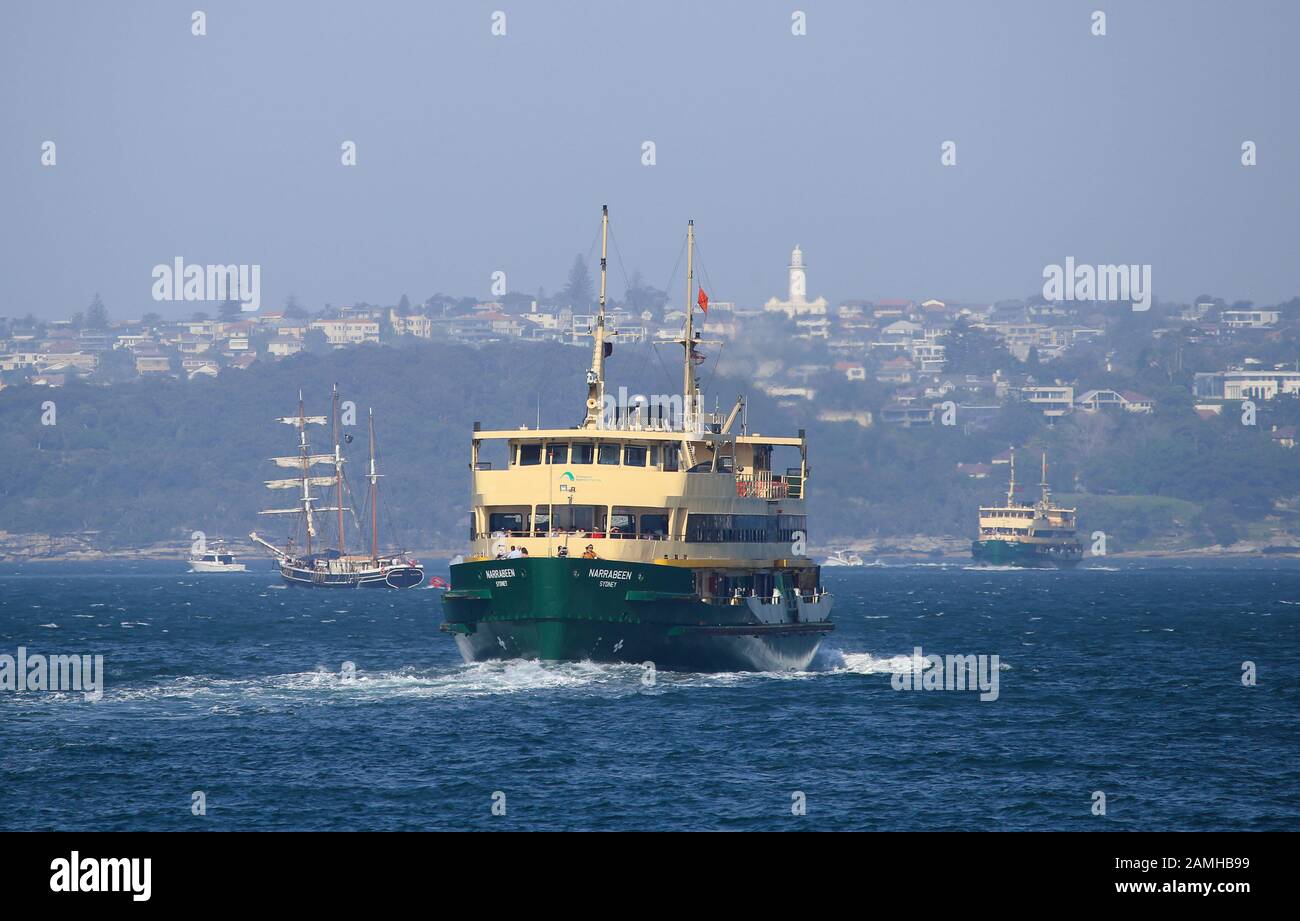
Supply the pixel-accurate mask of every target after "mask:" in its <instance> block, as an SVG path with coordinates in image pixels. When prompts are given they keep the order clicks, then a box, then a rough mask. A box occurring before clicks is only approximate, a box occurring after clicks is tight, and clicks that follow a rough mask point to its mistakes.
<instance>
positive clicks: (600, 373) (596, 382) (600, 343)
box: [582, 205, 609, 429]
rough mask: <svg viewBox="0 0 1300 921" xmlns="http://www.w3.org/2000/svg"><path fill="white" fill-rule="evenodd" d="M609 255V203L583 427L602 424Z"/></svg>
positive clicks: (603, 215)
mask: <svg viewBox="0 0 1300 921" xmlns="http://www.w3.org/2000/svg"><path fill="white" fill-rule="evenodd" d="M608 257H609V205H601V207H600V310H599V312H598V313H597V314H596V329H595V331H594V333H593V335H592V338H593V339H595V344H594V345H593V346H592V350H591V370H590V371H588V372H587V418H586V419H584V420H583V423H582V427H583V428H586V429H591V428H598V427H599V426H600V422H601V419H600V414H601V412H602V411H603V410H604V405H605V358H606V356H607V354H608V352H607V351H606V347H605V278H606V274H607V273H606V264H607V260H608Z"/></svg>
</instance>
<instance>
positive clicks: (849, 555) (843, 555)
mask: <svg viewBox="0 0 1300 921" xmlns="http://www.w3.org/2000/svg"><path fill="white" fill-rule="evenodd" d="M822 565H823V566H861V565H863V563H862V557H860V556H858V555H857V554H856V553H854V552H853V551H852V550H833V551H831V555H830V556H828V557H826V559H824V560H822Z"/></svg>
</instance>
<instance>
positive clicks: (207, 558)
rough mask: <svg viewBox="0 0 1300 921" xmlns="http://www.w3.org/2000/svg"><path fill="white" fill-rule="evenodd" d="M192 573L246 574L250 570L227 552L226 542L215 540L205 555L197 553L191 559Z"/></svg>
mask: <svg viewBox="0 0 1300 921" xmlns="http://www.w3.org/2000/svg"><path fill="white" fill-rule="evenodd" d="M189 564H190V572H244V571H245V570H247V569H248V567H247V566H245V565H244V564H243V563H237V562H235V556H234V554H233V553H228V552H227V551H226V542H225V541H222V540H214V541H213V542H212V545H211V546H210V547H209V548H208V549H207V550H205V551H204V552H203V553H196V554H194V555H193V556H191V557H190V558H189Z"/></svg>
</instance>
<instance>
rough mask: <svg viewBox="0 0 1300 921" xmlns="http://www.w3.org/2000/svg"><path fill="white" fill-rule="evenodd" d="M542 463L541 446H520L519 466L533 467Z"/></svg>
mask: <svg viewBox="0 0 1300 921" xmlns="http://www.w3.org/2000/svg"><path fill="white" fill-rule="evenodd" d="M541 462H542V446H541V445H520V446H519V466H520V467H531V466H533V465H535V464H540V463H541Z"/></svg>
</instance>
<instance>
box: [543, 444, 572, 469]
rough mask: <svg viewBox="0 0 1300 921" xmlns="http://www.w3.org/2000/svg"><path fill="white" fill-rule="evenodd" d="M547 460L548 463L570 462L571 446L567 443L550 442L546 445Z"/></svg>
mask: <svg viewBox="0 0 1300 921" xmlns="http://www.w3.org/2000/svg"><path fill="white" fill-rule="evenodd" d="M546 462H547V463H548V464H567V463H568V462H569V446H568V445H567V444H548V445H547V446H546Z"/></svg>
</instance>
